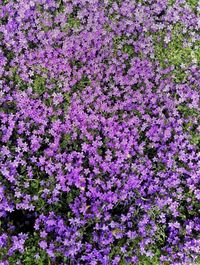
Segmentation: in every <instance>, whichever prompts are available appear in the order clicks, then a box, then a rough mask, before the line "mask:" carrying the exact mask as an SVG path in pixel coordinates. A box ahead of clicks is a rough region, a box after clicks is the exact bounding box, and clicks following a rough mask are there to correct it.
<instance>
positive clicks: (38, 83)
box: [33, 76, 46, 95]
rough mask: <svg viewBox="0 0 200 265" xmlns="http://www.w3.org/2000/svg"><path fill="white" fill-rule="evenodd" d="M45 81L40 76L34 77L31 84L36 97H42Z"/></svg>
mask: <svg viewBox="0 0 200 265" xmlns="http://www.w3.org/2000/svg"><path fill="white" fill-rule="evenodd" d="M45 83H46V80H45V78H44V77H42V76H36V77H35V79H34V82H33V89H34V92H35V93H37V94H38V95H42V94H43V93H44V92H45Z"/></svg>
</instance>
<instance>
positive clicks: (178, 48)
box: [153, 23, 200, 83]
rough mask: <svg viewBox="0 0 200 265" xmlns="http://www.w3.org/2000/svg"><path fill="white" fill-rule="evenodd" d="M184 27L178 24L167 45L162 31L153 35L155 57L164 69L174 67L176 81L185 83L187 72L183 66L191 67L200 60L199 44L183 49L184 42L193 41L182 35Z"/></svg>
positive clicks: (164, 33)
mask: <svg viewBox="0 0 200 265" xmlns="http://www.w3.org/2000/svg"><path fill="white" fill-rule="evenodd" d="M182 29H183V25H182V24H181V23H177V24H176V25H174V28H173V29H172V35H171V39H170V41H169V43H168V44H166V43H165V40H164V39H165V36H166V32H165V31H161V32H159V33H157V34H155V35H153V40H154V51H155V57H156V58H157V59H158V60H159V61H160V64H161V66H162V67H163V68H165V67H167V66H170V65H173V66H174V67H175V69H174V71H173V73H174V75H175V78H174V81H175V82H177V83H179V82H183V81H184V80H185V78H186V73H185V70H184V69H182V68H181V66H182V65H184V66H189V65H190V64H191V62H192V60H197V61H198V60H199V59H200V49H199V47H200V46H199V43H198V42H197V43H194V44H193V46H194V47H196V48H194V47H193V46H191V47H183V41H184V40H186V39H187V40H188V42H190V41H191V39H190V37H189V36H187V35H186V34H183V33H182Z"/></svg>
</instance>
